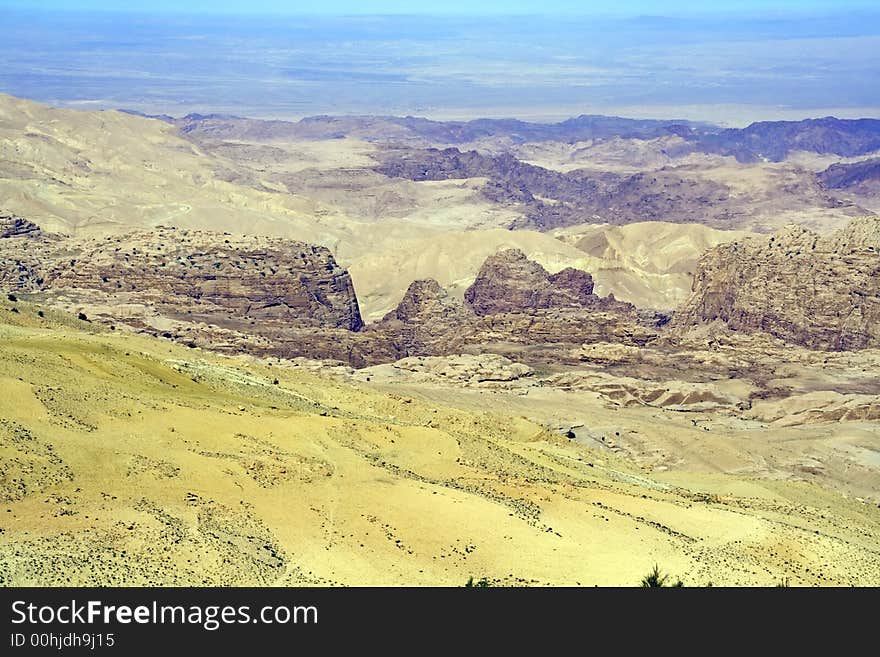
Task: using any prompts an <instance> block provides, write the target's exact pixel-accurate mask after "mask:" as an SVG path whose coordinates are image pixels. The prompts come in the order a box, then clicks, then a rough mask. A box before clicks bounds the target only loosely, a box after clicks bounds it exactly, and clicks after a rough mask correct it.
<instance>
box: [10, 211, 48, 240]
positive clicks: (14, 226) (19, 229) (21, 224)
mask: <svg viewBox="0 0 880 657" xmlns="http://www.w3.org/2000/svg"><path fill="white" fill-rule="evenodd" d="M39 232H40V227H39V226H37V224H35V223H33V222H32V221H28V220H27V219H22V218H21V217H16V216H15V215H11V214H0V239H6V238H10V237H26V236H33V235H36V234H37V233H39Z"/></svg>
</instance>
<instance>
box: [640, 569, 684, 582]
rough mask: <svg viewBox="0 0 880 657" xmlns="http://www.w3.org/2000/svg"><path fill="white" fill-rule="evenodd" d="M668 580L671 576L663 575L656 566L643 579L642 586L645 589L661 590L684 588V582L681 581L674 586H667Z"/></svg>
mask: <svg viewBox="0 0 880 657" xmlns="http://www.w3.org/2000/svg"><path fill="white" fill-rule="evenodd" d="M667 580H669V575H668V574H664V573H661V572H660V567H659V566H658V565H657V564H654V570H652V571H651V572H650V573H648V574H647V575H645V576H644V577H643V578H642V586H643V587H644V588H661V587H664V586H666V587H672V588H678V587H682V586H684V582H682V581H681V580H680V579H679V580H677V581H676V582H675V583H674V584H667V583H666V582H667Z"/></svg>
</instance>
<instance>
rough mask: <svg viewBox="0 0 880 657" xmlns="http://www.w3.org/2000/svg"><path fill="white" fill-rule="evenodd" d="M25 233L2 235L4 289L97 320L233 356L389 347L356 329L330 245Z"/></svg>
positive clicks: (321, 354)
mask: <svg viewBox="0 0 880 657" xmlns="http://www.w3.org/2000/svg"><path fill="white" fill-rule="evenodd" d="M20 232H21V233H22V234H20V235H19V236H18V237H16V238H11V239H0V287H2V289H3V290H4V291H10V292H12V291H20V292H26V293H31V294H33V295H34V296H35V298H39V299H42V300H43V301H45V302H47V303H50V304H52V305H55V306H59V307H61V308H65V309H67V310H70V311H72V312H82V313H84V314H85V315H86V316H87V317H88V318H89V319H103V320H105V321H106V322H107V323H111V324H123V325H126V326H129V327H131V328H134V329H135V330H139V331H144V332H147V333H152V334H157V335H162V336H165V337H168V338H172V339H175V340H179V341H181V342H184V343H186V344H189V345H191V346H200V347H206V348H209V349H214V350H217V351H223V352H231V353H242V352H247V353H251V354H256V355H265V354H274V355H281V356H291V357H292V356H308V357H311V358H332V359H338V360H344V361H348V362H351V363H353V364H356V365H363V364H365V363H366V362H367V361H366V359H365V358H364V357H363V356H362V354H370V353H373V352H376V351H378V350H379V348H378V347H377V346H373V343H374V342H375V340H374V339H372V338H370V339H369V344H367V341H368V340H367V339H364V338H362V337H361V334H360V333H358V331H360V330H361V328H362V327H363V321H362V319H361V315H360V311H359V308H358V302H357V296H356V295H355V292H354V287H353V285H352V283H351V278H350V277H349V275H348V272H347V271H345V270H344V269H342V268H341V267H339V266H338V265H337V264H336V261H335V260H334V258H333V256H332V255H331V254H330V252H329V251H328V250H327V249H326V248H323V247H318V246H312V245H310V244H305V243H302V242H296V241H292V240H284V239H270V238H263V237H244V236H232V235H228V234H224V233H211V232H200V231H187V230H176V229H171V228H158V229H156V230H155V231H141V232H136V233H131V234H126V235H121V236H118V237H108V238H104V239H100V240H75V239H69V238H60V237H56V238H51V237H48V236H46V237H43V236H40V234H39V233H37V232H34V231H24V232H22V231H20Z"/></svg>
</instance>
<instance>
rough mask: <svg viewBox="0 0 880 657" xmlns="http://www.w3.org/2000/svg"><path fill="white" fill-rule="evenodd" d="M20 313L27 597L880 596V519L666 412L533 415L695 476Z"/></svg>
mask: <svg viewBox="0 0 880 657" xmlns="http://www.w3.org/2000/svg"><path fill="white" fill-rule="evenodd" d="M12 306H13V304H12V303H11V302H8V301H7V302H4V303H3V307H2V308H0V312H2V317H3V324H2V325H0V332H2V341H0V381H2V386H3V391H4V395H3V398H2V400H0V408H2V411H0V417H2V418H3V420H2V424H0V439H2V443H0V445H2V451H3V455H4V459H3V468H4V473H3V479H2V481H3V488H2V495H3V498H4V501H3V504H2V505H0V506H2V507H4V513H3V519H2V523H0V529H2V532H0V580H2V582H3V583H4V584H104V585H106V584H232V585H243V584H251V585H287V584H342V583H345V584H450V585H461V584H463V583H464V582H466V581H467V579H468V577H470V576H474V577H476V578H479V577H486V578H487V579H489V580H490V581H491V582H493V583H497V584H533V585H542V584H557V585H558V584H568V585H577V584H581V585H593V584H599V585H633V584H636V583H637V582H638V580H639V579H640V578H641V576H643V575H644V574H645V573H647V572H648V571H649V570H650V568H651V567H652V566H653V564H654V563H655V562H656V563H659V564H661V566H662V567H663V568H664V569H666V570H668V571H670V572H672V573H674V574H675V575H676V576H680V577H682V578H683V579H684V581H685V583H686V584H691V585H705V584H708V583H709V582H712V583H713V584H716V585H721V584H731V585H735V584H739V585H773V584H775V583H777V582H779V581H781V580H782V579H783V578H790V580H791V583H792V584H839V585H849V584H873V585H877V584H878V583H880V559H878V552H877V545H878V535H880V510H878V509H877V506H876V502H872V503H867V502H862V501H858V500H857V499H855V498H854V497H849V498H846V497H843V496H842V495H840V494H839V493H835V492H831V491H829V490H827V489H824V488H821V487H819V486H816V485H814V484H811V483H809V482H791V481H786V480H783V479H781V478H778V477H772V476H771V477H767V476H760V475H763V474H764V473H760V472H756V471H755V469H754V468H752V469H750V470H748V471H745V472H743V473H741V474H737V475H732V474H722V473H721V472H719V471H720V470H724V469H726V470H728V471H730V470H733V469H735V465H736V463H737V461H736V458H740V459H741V458H742V456H741V454H742V453H743V451H742V450H732V448H731V446H733V445H734V444H735V443H736V442H737V439H736V438H730V439H724V440H723V441H722V442H721V443H720V444H719V443H718V440H719V438H718V436H719V433H718V432H716V431H709V432H706V431H704V430H703V429H701V428H692V429H690V430H686V426H683V425H687V424H689V422H688V421H678V422H675V421H666V420H665V419H664V418H663V416H664V413H663V412H662V411H659V410H657V411H653V412H647V413H646V412H644V411H642V412H641V413H636V412H632V413H630V412H622V411H620V410H616V409H606V410H604V411H603V410H602V409H601V407H600V406H598V405H596V404H587V403H584V404H583V405H581V404H580V402H581V401H583V399H578V400H577V403H575V404H572V399H567V400H565V401H564V403H560V399H561V398H560V397H558V396H556V395H559V394H561V393H555V392H552V391H550V392H548V393H547V395H544V396H542V395H537V396H536V398H535V399H529V408H528V413H529V414H530V415H532V416H536V415H548V414H551V415H552V413H553V412H554V409H559V408H561V407H564V408H566V409H573V408H577V409H578V411H577V413H578V415H579V417H582V418H583V419H585V420H586V421H587V424H586V425H585V427H584V429H583V432H584V435H586V432H589V433H590V434H592V433H596V434H599V433H601V434H603V435H605V436H608V437H610V433H611V429H612V428H615V427H616V428H617V430H618V431H619V430H623V431H624V432H629V433H631V434H635V435H637V436H638V435H644V433H645V430H646V428H647V427H648V426H649V425H650V426H652V427H657V428H659V429H660V431H659V432H658V433H657V436H658V437H657V438H656V439H655V440H656V441H657V442H658V443H664V444H673V443H676V442H677V449H678V451H679V453H680V454H684V455H690V456H688V465H689V466H691V465H693V464H696V465H695V467H688V468H674V469H670V470H668V471H662V470H660V469H658V468H657V467H656V466H654V467H653V468H651V467H647V466H645V467H640V466H639V465H637V464H635V463H634V462H632V461H631V460H629V459H628V458H626V457H625V456H624V454H623V453H619V452H617V451H615V450H612V449H609V448H608V447H607V445H606V446H599V445H594V444H591V443H590V440H588V439H582V438H581V434H582V431H581V430H580V429H579V430H578V438H577V439H576V440H569V439H567V438H564V437H562V436H560V435H559V434H557V433H555V432H553V431H549V430H547V429H546V428H544V427H543V426H541V424H539V423H537V422H535V421H532V420H528V419H526V418H524V417H521V415H522V414H524V409H523V406H522V403H521V402H518V401H517V399H516V397H515V396H514V397H511V396H510V395H509V394H507V393H492V392H490V391H480V390H465V391H458V392H455V391H451V390H449V389H446V388H442V387H436V386H435V387H427V388H426V387H424V386H422V387H421V388H420V391H418V392H417V394H410V390H409V388H406V389H404V388H401V389H399V390H395V391H392V392H380V391H377V390H376V389H375V388H374V387H373V386H374V385H375V383H376V382H372V383H370V384H367V383H366V382H364V383H345V382H342V381H339V380H332V379H328V378H326V376H316V375H314V374H311V373H309V372H308V370H307V369H303V368H302V367H294V366H290V365H285V364H284V363H279V362H276V363H274V364H272V365H271V366H270V365H269V364H257V363H253V362H249V361H247V360H242V359H237V360H232V359H226V358H221V357H218V356H213V355H210V354H208V353H204V352H201V351H199V350H190V349H186V348H184V347H180V346H176V345H174V344H171V343H169V342H166V341H160V340H153V339H146V338H142V337H137V336H133V335H129V334H123V333H122V332H120V331H116V332H110V331H105V330H98V329H97V328H94V327H92V326H90V325H88V324H87V323H85V322H81V321H78V320H75V319H72V318H70V317H67V316H63V315H60V314H56V313H54V312H53V311H48V312H45V313H44V314H45V317H43V318H39V317H37V316H36V314H35V313H36V311H37V310H38V309H37V308H36V307H34V306H31V305H29V304H22V303H20V302H19V303H18V304H17V305H16V307H17V309H18V310H19V312H18V313H11V312H10V308H11V307H12ZM71 381H76V385H71ZM276 381H277V383H276ZM410 387H411V386H410ZM533 394H535V392H534V391H529V397H531V396H532V395H533ZM450 403H454V404H455V405H456V406H458V407H460V408H461V409H462V410H456V409H454V408H453V407H451V406H449V405H448V404H450ZM468 409H470V410H468ZM489 409H491V410H489ZM666 415H668V414H666ZM765 435H766V434H765ZM600 442H601V441H600ZM621 442H627V441H626V440H622V441H621ZM759 442H761V440H760V439H759V438H758V437H757V436H756V437H755V438H753V439H752V443H751V444H753V445H757V444H758V443H759ZM769 442H770V446H768V447H767V448H766V449H768V450H771V451H772V450H773V449H775V446H776V445H778V444H782V443H785V442H786V437H785V435H780V436H779V437H778V438H776V439H775V440H771V441H769ZM849 442H850V444H851V445H852V446H853V447H855V446H856V444H857V443H858V442H859V441H857V440H855V439H854V440H852V441H849ZM863 449H864V448H863ZM697 451H700V452H703V451H706V453H707V456H706V457H705V459H704V460H703V462H702V464H700V461H699V459H697V458H696V457H695V456H693V455H694V454H695V453H696V452H697ZM731 451H733V452H735V454H739V455H740V456H736V455H734V456H730V453H731ZM756 458H757V455H756Z"/></svg>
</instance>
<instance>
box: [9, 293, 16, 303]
mask: <svg viewBox="0 0 880 657" xmlns="http://www.w3.org/2000/svg"><path fill="white" fill-rule="evenodd" d="M6 298H7V299H9V300H10V301H12V302H13V303H15V302H16V301H18V297H17V296H15V295H14V294H7V295H6Z"/></svg>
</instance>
